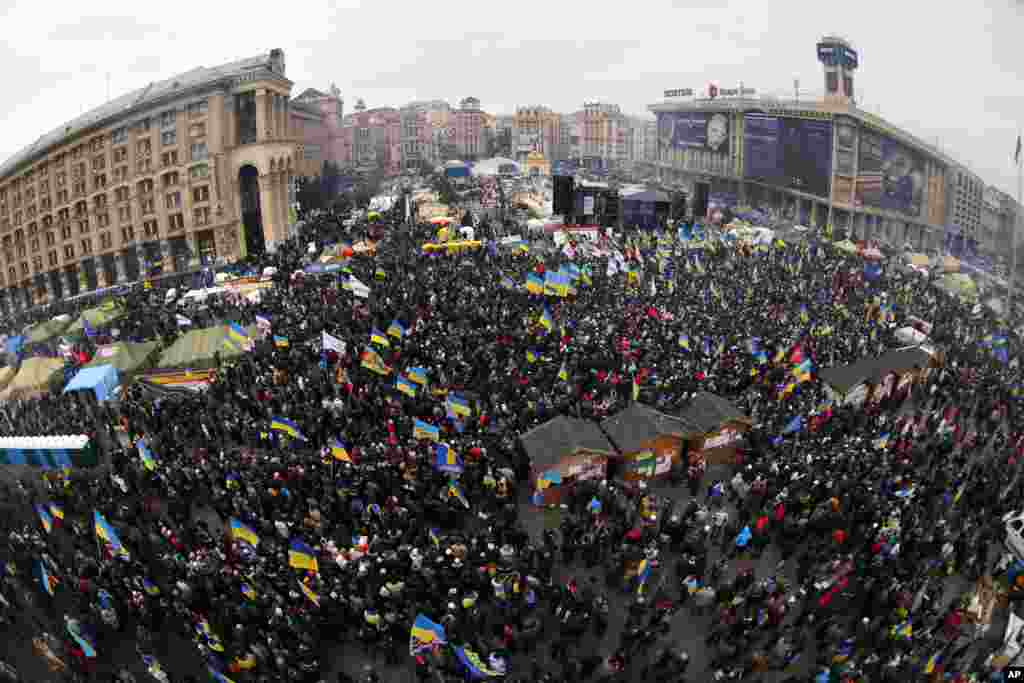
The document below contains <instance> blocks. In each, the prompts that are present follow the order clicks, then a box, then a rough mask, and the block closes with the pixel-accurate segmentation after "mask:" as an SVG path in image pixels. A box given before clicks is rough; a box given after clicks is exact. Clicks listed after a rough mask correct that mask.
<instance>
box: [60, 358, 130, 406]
mask: <svg viewBox="0 0 1024 683" xmlns="http://www.w3.org/2000/svg"><path fill="white" fill-rule="evenodd" d="M118 381H119V377H118V374H117V368H115V367H114V366H113V365H94V366H92V367H89V368H82V369H81V370H79V371H78V373H77V374H76V375H75V376H74V377H72V378H71V381H70V382H68V385H67V386H66V387H64V392H63V393H65V394H66V393H68V392H70V391H95V392H96V398H97V399H99V400H100V401H104V400H106V399H108V398H109V397H110V393H111V392H112V391H113V390H114V388H115V387H116V386H117V385H118Z"/></svg>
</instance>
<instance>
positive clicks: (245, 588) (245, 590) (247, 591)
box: [242, 583, 256, 602]
mask: <svg viewBox="0 0 1024 683" xmlns="http://www.w3.org/2000/svg"><path fill="white" fill-rule="evenodd" d="M242 595H243V596H244V597H245V599H246V600H248V601H250V602H255V601H256V589H255V588H253V587H252V586H251V585H249V584H248V583H243V584H242Z"/></svg>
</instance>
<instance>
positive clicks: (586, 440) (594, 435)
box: [519, 416, 616, 505]
mask: <svg viewBox="0 0 1024 683" xmlns="http://www.w3.org/2000/svg"><path fill="white" fill-rule="evenodd" d="M519 443H520V444H521V445H522V448H523V451H524V452H525V454H526V456H527V457H528V458H529V461H530V483H531V485H532V487H533V490H534V491H537V492H538V493H539V494H540V498H541V499H542V500H543V504H545V505H557V504H558V503H559V501H560V500H561V497H562V495H563V494H564V493H565V492H567V491H568V490H569V489H571V487H572V486H573V485H574V484H575V483H576V482H579V481H584V480H587V479H596V480H601V479H605V478H606V477H607V471H608V460H609V459H610V458H614V457H615V455H616V454H615V448H614V447H613V446H612V444H611V443H610V442H609V441H608V437H606V436H605V435H604V433H603V432H602V431H601V429H600V428H599V427H598V426H597V425H596V424H594V423H593V422H590V421H587V420H579V419H575V418H571V417H565V416H559V417H556V418H554V419H553V420H549V421H548V422H545V423H544V424H542V425H538V426H537V427H534V428H533V429H531V430H530V431H528V432H526V433H525V434H522V435H521V436H520V437H519Z"/></svg>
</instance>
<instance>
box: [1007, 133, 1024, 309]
mask: <svg viewBox="0 0 1024 683" xmlns="http://www.w3.org/2000/svg"><path fill="white" fill-rule="evenodd" d="M1013 163H1014V165H1016V166H1017V206H1016V207H1014V211H1013V228H1012V229H1011V231H1010V279H1009V282H1007V283H1006V310H1005V311H1003V317H1004V318H1005V319H1006V321H1007V326H1009V324H1010V314H1011V312H1012V311H1013V308H1012V306H1013V284H1014V280H1015V279H1016V277H1017V232H1018V231H1019V229H1020V225H1019V224H1020V218H1021V216H1020V214H1021V190H1022V179H1021V168H1022V167H1021V138H1020V133H1019V132H1018V133H1017V148H1016V153H1015V154H1014V155H1013Z"/></svg>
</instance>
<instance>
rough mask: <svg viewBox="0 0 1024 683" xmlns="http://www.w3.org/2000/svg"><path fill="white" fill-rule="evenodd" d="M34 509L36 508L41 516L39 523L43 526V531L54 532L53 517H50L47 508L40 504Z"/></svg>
mask: <svg viewBox="0 0 1024 683" xmlns="http://www.w3.org/2000/svg"><path fill="white" fill-rule="evenodd" d="M32 507H34V508H35V511H36V514H37V515H38V516H39V523H40V524H42V525H43V530H44V531H46V533H50V532H51V531H53V517H51V516H50V513H49V512H47V510H46V508H45V507H43V506H42V505H41V504H40V503H36V504H35V505H33V506H32Z"/></svg>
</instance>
